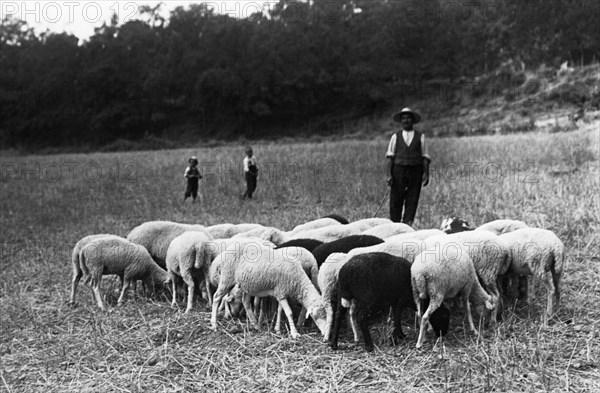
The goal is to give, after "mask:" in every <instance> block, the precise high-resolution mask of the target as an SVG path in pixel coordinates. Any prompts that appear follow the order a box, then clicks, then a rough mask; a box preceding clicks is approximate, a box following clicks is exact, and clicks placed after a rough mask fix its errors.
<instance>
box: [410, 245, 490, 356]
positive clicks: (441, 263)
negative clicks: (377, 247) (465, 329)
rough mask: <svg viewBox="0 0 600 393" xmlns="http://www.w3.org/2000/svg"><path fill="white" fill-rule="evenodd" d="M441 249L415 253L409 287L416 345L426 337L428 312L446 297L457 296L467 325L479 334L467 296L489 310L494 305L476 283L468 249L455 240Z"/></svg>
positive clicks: (435, 308) (430, 312) (436, 307)
mask: <svg viewBox="0 0 600 393" xmlns="http://www.w3.org/2000/svg"><path fill="white" fill-rule="evenodd" d="M440 246H441V249H432V250H428V249H426V250H425V251H423V252H421V253H420V254H419V255H417V256H416V257H415V260H414V262H413V264H412V267H411V277H412V278H411V280H412V290H413V297H414V301H415V304H416V305H417V313H418V316H419V318H420V330H419V338H418V340H417V348H420V347H421V346H422V345H423V341H424V340H425V327H426V326H427V324H428V322H429V318H430V316H431V314H432V313H433V312H434V311H435V310H437V309H438V308H439V307H440V306H441V305H442V302H443V301H444V300H445V299H450V298H454V297H457V296H460V297H461V298H462V301H463V303H464V306H465V310H466V313H467V319H468V321H469V327H470V329H471V331H473V333H475V334H478V333H477V330H476V329H475V325H474V323H473V316H472V315H471V305H470V302H469V299H471V300H472V301H474V303H476V304H477V305H479V304H485V306H486V308H487V309H488V310H493V309H494V308H495V303H494V299H493V298H492V296H490V295H489V294H488V293H487V292H485V290H484V289H483V288H482V287H481V285H480V284H479V280H478V279H477V274H476V272H475V267H474V266H473V261H471V258H470V257H469V254H468V252H467V250H465V249H464V248H463V247H461V246H460V245H459V244H457V243H453V244H452V245H451V246H448V247H445V246H444V245H440ZM426 299H429V306H428V307H427V310H426V311H425V312H423V308H424V302H425V301H426Z"/></svg>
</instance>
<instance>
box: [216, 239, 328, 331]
mask: <svg viewBox="0 0 600 393" xmlns="http://www.w3.org/2000/svg"><path fill="white" fill-rule="evenodd" d="M284 250H286V249H273V248H270V247H263V248H261V249H258V250H256V251H257V252H256V253H253V254H249V253H248V252H247V251H243V252H239V253H238V254H221V255H219V256H217V258H219V259H222V261H220V262H219V263H220V264H221V274H220V277H219V285H218V288H217V291H216V292H215V296H214V299H213V309H212V314H211V328H212V329H216V328H217V306H218V304H219V302H220V301H221V299H222V298H223V296H224V295H225V294H226V293H227V292H228V291H229V290H230V289H231V288H233V287H234V286H235V285H236V284H237V285H239V287H240V289H241V290H242V292H243V297H242V300H243V303H244V308H245V310H246V314H247V315H248V318H249V319H250V321H251V323H252V325H253V326H255V327H258V321H257V319H256V316H255V315H254V312H253V311H252V305H251V302H250V296H258V297H264V296H274V297H275V298H276V299H277V300H278V301H279V303H280V304H281V306H282V307H283V310H284V312H285V314H286V316H287V318H288V321H289V324H290V334H291V336H292V337H293V338H297V337H298V332H297V330H296V327H295V325H294V321H293V316H292V311H291V308H290V306H289V303H288V301H287V299H288V298H292V299H295V300H297V301H298V302H300V303H301V304H302V306H304V307H305V308H306V309H307V310H308V315H310V316H311V317H312V318H313V320H314V321H315V323H316V324H317V327H319V329H320V330H321V331H323V329H324V325H325V309H324V305H323V299H322V298H321V295H319V292H318V291H317V289H316V288H315V286H314V285H313V284H312V283H311V281H310V279H309V278H308V277H307V276H306V274H305V272H304V270H303V269H302V265H301V263H300V262H299V261H298V260H296V259H295V258H293V257H290V255H287V254H286V253H285V252H284Z"/></svg>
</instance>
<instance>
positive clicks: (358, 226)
mask: <svg viewBox="0 0 600 393" xmlns="http://www.w3.org/2000/svg"><path fill="white" fill-rule="evenodd" d="M391 223H392V221H391V220H390V219H389V218H380V217H372V218H363V219H361V220H356V221H353V222H351V223H349V224H347V225H346V226H347V227H348V228H352V229H355V230H357V231H358V232H360V233H362V232H364V231H366V230H368V229H371V228H373V227H376V226H378V225H383V224H391Z"/></svg>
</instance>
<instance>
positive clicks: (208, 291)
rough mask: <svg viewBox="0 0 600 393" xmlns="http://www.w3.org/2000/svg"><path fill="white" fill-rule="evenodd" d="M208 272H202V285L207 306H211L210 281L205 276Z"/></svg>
mask: <svg viewBox="0 0 600 393" xmlns="http://www.w3.org/2000/svg"><path fill="white" fill-rule="evenodd" d="M206 277H208V272H205V273H204V286H205V288H206V298H207V299H208V307H212V300H213V299H212V293H211V292H210V281H209V280H208V279H207V278H206Z"/></svg>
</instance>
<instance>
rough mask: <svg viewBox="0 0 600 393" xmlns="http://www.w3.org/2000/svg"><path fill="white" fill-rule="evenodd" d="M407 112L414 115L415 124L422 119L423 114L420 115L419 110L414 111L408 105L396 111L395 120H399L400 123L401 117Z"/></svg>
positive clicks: (393, 117)
mask: <svg viewBox="0 0 600 393" xmlns="http://www.w3.org/2000/svg"><path fill="white" fill-rule="evenodd" d="M405 113H408V114H409V115H411V116H412V117H413V124H417V123H418V122H420V121H421V115H419V114H418V113H417V112H415V111H413V110H412V109H410V108H408V107H406V108H403V109H402V110H401V111H400V112H396V113H394V115H393V116H392V119H394V121H397V122H398V123H400V118H401V117H402V115H403V114H405Z"/></svg>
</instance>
